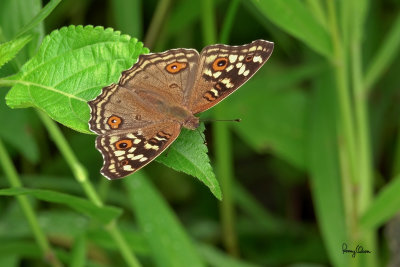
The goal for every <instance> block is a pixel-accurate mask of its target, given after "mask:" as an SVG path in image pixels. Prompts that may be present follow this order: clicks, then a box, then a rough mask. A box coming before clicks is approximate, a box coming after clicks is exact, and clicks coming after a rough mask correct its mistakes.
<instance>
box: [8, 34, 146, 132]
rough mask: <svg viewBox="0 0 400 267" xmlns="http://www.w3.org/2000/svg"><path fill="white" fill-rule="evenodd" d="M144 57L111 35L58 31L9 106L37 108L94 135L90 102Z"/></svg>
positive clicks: (129, 41) (134, 44)
mask: <svg viewBox="0 0 400 267" xmlns="http://www.w3.org/2000/svg"><path fill="white" fill-rule="evenodd" d="M145 52H147V49H146V48H143V44H142V43H140V42H138V41H137V40H136V39H133V38H130V37H129V36H127V35H121V34H120V33H119V32H115V31H113V30H112V29H105V30H104V29H103V28H102V27H91V26H87V27H82V26H77V27H75V26H70V27H65V28H62V29H60V30H58V31H54V32H53V33H52V34H50V35H49V36H47V37H46V38H45V39H44V40H43V43H42V44H41V46H40V49H39V51H38V53H37V54H36V55H35V56H34V57H33V58H32V59H31V60H30V61H29V62H27V63H26V64H25V65H24V66H23V67H22V68H21V71H20V73H19V75H18V78H17V79H16V81H17V84H16V85H14V86H13V87H12V88H11V90H10V91H9V93H8V94H7V96H6V101H7V105H9V106H10V107H11V108H16V107H31V106H33V107H37V108H39V109H41V110H43V111H45V112H46V113H47V114H48V115H49V116H50V117H51V118H53V119H54V120H56V121H58V122H60V123H62V124H64V125H66V126H68V127H71V128H72V129H74V130H77V131H80V132H84V133H90V131H89V129H88V121H89V106H88V105H87V101H89V100H91V99H94V98H95V97H96V96H97V95H99V94H100V91H101V88H102V87H104V85H105V84H110V83H112V82H116V81H117V80H118V77H119V76H120V75H121V72H122V70H125V69H128V68H129V67H130V66H132V65H133V63H135V62H136V60H137V58H138V56H139V55H140V54H143V53H145Z"/></svg>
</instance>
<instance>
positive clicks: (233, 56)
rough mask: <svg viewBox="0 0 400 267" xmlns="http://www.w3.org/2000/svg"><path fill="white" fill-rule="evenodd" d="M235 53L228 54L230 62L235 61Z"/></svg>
mask: <svg viewBox="0 0 400 267" xmlns="http://www.w3.org/2000/svg"><path fill="white" fill-rule="evenodd" d="M237 57H238V56H237V55H230V56H229V61H230V62H231V63H234V62H235V61H236V59H237Z"/></svg>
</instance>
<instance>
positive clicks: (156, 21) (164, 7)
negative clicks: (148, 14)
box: [144, 0, 171, 50]
mask: <svg viewBox="0 0 400 267" xmlns="http://www.w3.org/2000/svg"><path fill="white" fill-rule="evenodd" d="M170 5H171V0H161V1H159V2H158V5H157V8H156V11H155V12H154V15H153V17H152V19H151V23H150V26H149V29H148V30H147V33H146V36H145V38H144V44H145V45H146V46H147V47H148V48H149V49H150V50H151V49H152V48H153V47H154V43H155V41H156V39H157V36H158V35H159V33H160V31H161V28H162V26H163V22H164V20H165V17H166V16H167V11H168V9H169V6H170Z"/></svg>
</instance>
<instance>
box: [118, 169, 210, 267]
mask: <svg viewBox="0 0 400 267" xmlns="http://www.w3.org/2000/svg"><path fill="white" fill-rule="evenodd" d="M124 183H125V184H126V188H127V190H128V194H129V199H130V201H131V204H132V206H133V208H134V211H135V215H136V217H137V220H138V223H139V226H140V228H141V229H142V231H143V234H144V235H145V238H146V240H147V241H148V244H149V246H150V251H151V253H152V256H153V259H154V260H155V263H156V265H157V266H163V267H168V266H174V267H179V266H184V267H186V266H191V267H196V266H204V264H203V263H202V261H201V259H200V257H199V255H198V254H197V252H196V249H195V248H194V246H193V244H192V242H191V240H190V238H189V237H188V236H187V234H186V233H185V230H184V229H183V227H182V225H181V224H180V222H179V221H178V219H177V218H176V217H175V215H174V213H173V212H172V210H171V208H170V207H168V205H167V203H165V201H164V200H163V198H162V197H161V196H160V194H159V193H158V192H157V191H156V190H155V189H154V188H153V186H152V185H151V183H150V182H149V179H148V178H147V177H145V176H144V175H143V172H138V173H135V174H134V175H133V177H132V178H131V179H124Z"/></svg>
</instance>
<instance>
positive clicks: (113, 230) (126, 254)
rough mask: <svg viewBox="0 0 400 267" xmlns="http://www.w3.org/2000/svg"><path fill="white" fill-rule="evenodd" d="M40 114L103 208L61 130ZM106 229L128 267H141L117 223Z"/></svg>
mask: <svg viewBox="0 0 400 267" xmlns="http://www.w3.org/2000/svg"><path fill="white" fill-rule="evenodd" d="M38 114H39V117H40V118H41V120H42V122H43V123H44V125H45V127H46V128H47V131H48V132H49V134H50V136H51V138H52V139H53V141H54V143H55V144H56V146H57V147H58V149H59V150H60V152H61V154H62V155H63V157H64V158H65V160H66V161H67V164H68V165H69V167H70V168H71V170H72V173H73V174H74V177H75V179H76V180H77V181H78V182H79V183H80V184H81V186H82V187H83V189H84V191H85V193H86V195H87V196H88V198H89V199H90V201H92V202H93V203H94V204H96V205H97V206H99V207H102V206H103V202H102V201H101V199H100V197H99V196H98V194H97V192H96V190H95V189H94V187H93V185H92V184H91V182H90V180H89V178H88V175H87V171H86V169H85V168H84V167H83V166H82V165H81V163H80V162H79V161H78V159H77V158H76V156H75V154H74V152H73V151H72V149H71V147H70V146H69V144H68V142H67V140H66V139H65V137H64V136H63V134H62V133H61V131H60V129H59V128H58V127H57V124H56V123H55V122H54V121H53V120H52V119H50V118H49V117H48V116H47V115H46V114H45V113H43V112H42V111H38ZM105 229H106V230H107V231H108V233H109V234H110V235H111V237H112V238H113V239H114V242H115V243H116V244H117V246H118V248H119V251H120V252H121V254H122V256H123V258H124V259H125V261H126V263H127V264H128V266H131V267H140V266H141V265H140V263H139V262H138V260H137V259H136V257H135V255H134V254H133V252H132V251H131V250H130V249H129V247H128V245H127V242H126V241H125V239H124V238H123V236H122V235H121V233H120V231H119V229H118V227H117V224H116V222H112V223H110V224H109V225H107V226H106V227H105Z"/></svg>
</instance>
